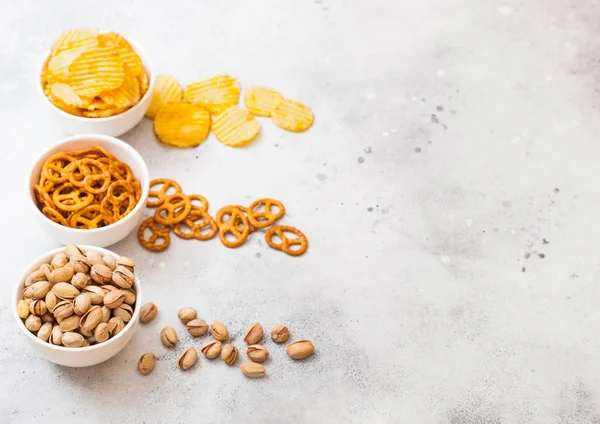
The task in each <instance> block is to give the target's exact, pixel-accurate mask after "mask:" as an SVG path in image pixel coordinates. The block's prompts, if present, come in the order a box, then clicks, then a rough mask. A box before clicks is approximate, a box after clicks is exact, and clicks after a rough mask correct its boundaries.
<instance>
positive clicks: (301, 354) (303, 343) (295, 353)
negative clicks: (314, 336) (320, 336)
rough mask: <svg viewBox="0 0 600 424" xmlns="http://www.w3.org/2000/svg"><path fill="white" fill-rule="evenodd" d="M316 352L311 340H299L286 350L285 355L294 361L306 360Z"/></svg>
mask: <svg viewBox="0 0 600 424" xmlns="http://www.w3.org/2000/svg"><path fill="white" fill-rule="evenodd" d="M314 351H315V347H314V346H313V344H312V342H311V341H310V340H298V341H297V342H294V343H290V344H289V345H288V346H287V347H286V348H285V353H287V356H289V357H290V358H292V359H304V358H306V357H307V356H310V355H312V353H313V352H314Z"/></svg>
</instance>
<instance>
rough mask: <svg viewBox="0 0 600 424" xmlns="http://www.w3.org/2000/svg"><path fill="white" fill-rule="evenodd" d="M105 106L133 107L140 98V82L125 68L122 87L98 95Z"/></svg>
mask: <svg viewBox="0 0 600 424" xmlns="http://www.w3.org/2000/svg"><path fill="white" fill-rule="evenodd" d="M98 97H100V99H102V101H103V102H104V103H106V104H109V105H111V106H114V107H116V108H128V107H131V106H133V105H135V104H136V103H137V102H139V101H140V98H141V97H142V96H141V94H140V82H139V81H138V79H137V78H136V77H134V76H133V75H132V73H131V71H130V70H129V67H128V66H125V80H124V81H123V85H121V86H120V87H119V88H116V89H114V90H111V91H106V92H104V93H100V94H99V95H98Z"/></svg>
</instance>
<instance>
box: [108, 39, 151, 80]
mask: <svg viewBox="0 0 600 424" xmlns="http://www.w3.org/2000/svg"><path fill="white" fill-rule="evenodd" d="M98 43H99V44H100V47H114V48H115V49H116V50H117V53H118V54H119V56H120V57H121V60H122V61H123V63H125V65H127V66H128V67H129V69H130V70H131V73H132V74H133V76H136V77H137V76H138V75H139V74H140V73H141V72H142V59H141V58H140V57H139V56H138V55H137V53H136V52H135V51H134V50H133V47H131V44H129V42H128V41H127V40H126V39H125V37H123V36H121V35H120V34H117V33H116V32H107V33H106V34H100V35H99V36H98Z"/></svg>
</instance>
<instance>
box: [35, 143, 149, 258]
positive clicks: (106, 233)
mask: <svg viewBox="0 0 600 424" xmlns="http://www.w3.org/2000/svg"><path fill="white" fill-rule="evenodd" d="M94 144H98V145H100V146H102V147H104V148H105V149H106V150H108V151H109V152H110V153H112V154H113V155H115V156H116V157H117V158H118V159H119V160H120V161H121V162H125V163H126V164H127V165H129V166H130V167H131V170H132V171H133V174H134V175H135V177H136V178H137V179H138V180H139V181H140V185H141V187H142V197H141V198H140V201H139V202H138V204H137V205H136V206H135V208H134V209H133V210H132V211H131V212H130V213H129V214H128V215H127V216H126V217H125V218H123V219H121V220H120V221H117V222H115V223H114V224H111V225H107V226H106V227H102V228H95V229H91V230H81V229H75V228H69V227H65V226H63V225H60V224H57V223H56V222H54V221H51V220H50V219H48V218H46V216H44V214H43V213H42V212H41V211H40V210H39V209H38V207H37V203H36V198H35V193H34V191H33V186H34V185H35V184H38V182H39V179H40V173H41V170H42V166H43V165H44V161H45V160H46V158H47V157H48V156H50V155H52V154H54V153H58V152H71V151H74V150H79V149H84V148H87V147H92V146H93V145H94ZM29 175H30V177H29V181H28V183H29V188H28V189H29V197H30V202H29V204H30V206H31V207H32V208H33V213H34V215H35V216H36V218H37V220H38V221H39V222H40V224H41V225H42V227H43V228H44V230H45V231H46V232H47V233H49V234H50V235H51V236H52V238H54V239H55V240H56V241H58V242H59V243H61V244H65V245H66V244H69V243H74V244H89V245H93V246H101V247H104V246H109V245H111V244H114V243H116V242H118V241H120V240H122V239H124V238H125V237H127V235H129V233H131V232H132V231H134V230H135V229H136V227H137V226H138V225H139V224H140V222H141V220H142V218H143V217H144V209H145V205H146V199H147V198H148V190H149V187H150V177H149V175H148V167H147V166H146V162H144V159H142V157H141V156H140V154H139V153H138V152H137V151H136V150H135V149H134V148H133V147H131V146H130V145H129V144H127V143H125V142H124V141H122V140H119V139H118V138H114V137H109V136H107V135H99V134H84V135H76V136H73V137H68V138H65V139H63V140H61V141H59V142H58V143H56V144H55V145H54V146H52V147H51V148H50V149H49V150H47V151H46V152H44V154H42V156H40V158H39V159H38V161H37V162H36V163H35V165H34V166H33V169H32V170H31V172H30V174H29Z"/></svg>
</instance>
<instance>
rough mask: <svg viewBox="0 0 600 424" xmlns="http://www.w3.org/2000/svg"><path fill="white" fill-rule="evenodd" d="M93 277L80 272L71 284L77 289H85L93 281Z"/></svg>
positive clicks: (72, 279)
mask: <svg viewBox="0 0 600 424" xmlns="http://www.w3.org/2000/svg"><path fill="white" fill-rule="evenodd" d="M91 281H92V280H91V278H90V276H89V275H87V274H84V273H83V272H78V273H77V274H75V275H74V276H73V278H71V285H72V286H73V287H75V288H76V289H79V290H83V289H84V288H85V287H86V286H87V285H88V284H90V282H91Z"/></svg>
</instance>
